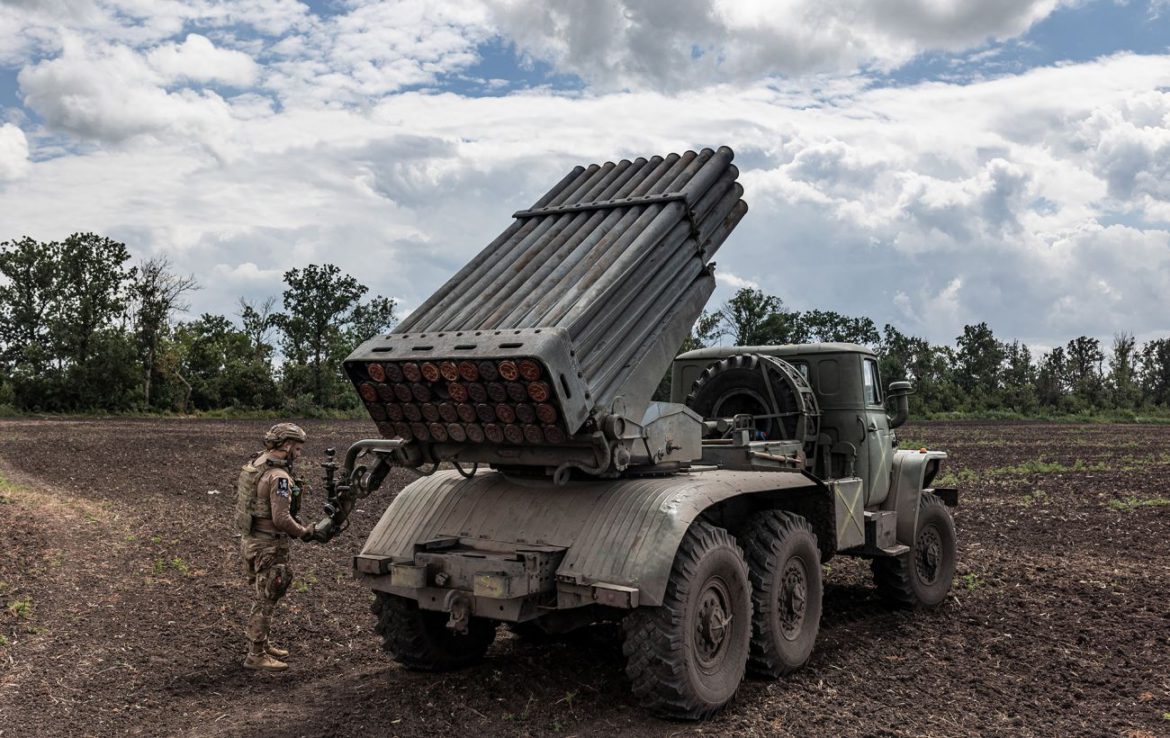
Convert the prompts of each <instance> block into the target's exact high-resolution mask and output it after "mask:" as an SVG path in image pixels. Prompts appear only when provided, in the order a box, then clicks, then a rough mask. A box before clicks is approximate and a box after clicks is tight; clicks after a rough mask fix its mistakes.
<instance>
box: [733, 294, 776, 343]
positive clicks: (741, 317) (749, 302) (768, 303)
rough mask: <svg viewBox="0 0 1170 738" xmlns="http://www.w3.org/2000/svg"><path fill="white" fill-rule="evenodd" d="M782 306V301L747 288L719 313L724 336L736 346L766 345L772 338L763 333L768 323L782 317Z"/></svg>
mask: <svg viewBox="0 0 1170 738" xmlns="http://www.w3.org/2000/svg"><path fill="white" fill-rule="evenodd" d="M782 306H783V303H782V302H781V300H780V298H779V297H776V296H775V295H765V294H764V293H763V292H762V291H760V290H757V289H753V288H751V287H744V288H742V289H741V290H739V291H738V292H736V293H735V295H734V296H733V297H732V298H731V299H730V300H728V301H727V302H725V303H723V307H721V308H720V309H719V317H720V319H721V327H722V329H723V331H724V335H728V336H731V340H732V342H733V343H734V344H735V345H736V346H760V345H763V344H767V343H768V342H769V340H768V339H769V335H768V334H767V333H766V332H765V330H764V328H765V326H766V324H767V320H768V318H769V317H771V316H772V315H774V314H776V313H779V312H780V311H781V308H782Z"/></svg>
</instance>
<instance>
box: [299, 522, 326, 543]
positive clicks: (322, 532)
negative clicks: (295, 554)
mask: <svg viewBox="0 0 1170 738" xmlns="http://www.w3.org/2000/svg"><path fill="white" fill-rule="evenodd" d="M331 538H333V519H332V518H328V517H325V518H321V520H319V521H318V522H317V524H316V525H314V526H313V527H312V528H309V530H308V532H306V533H305V535H303V536H301V540H302V541H305V542H306V543H307V542H309V541H317V542H319V543H328V542H329V540H330V539H331Z"/></svg>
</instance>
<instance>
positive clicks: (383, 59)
mask: <svg viewBox="0 0 1170 738" xmlns="http://www.w3.org/2000/svg"><path fill="white" fill-rule="evenodd" d="M39 7H41V6H40V5H38V4H25V3H22V4H20V5H17V4H14V3H12V2H5V1H4V0H0V239H5V238H14V237H18V236H20V235H24V234H28V235H32V236H34V237H37V238H43V239H50V238H61V237H63V236H65V235H67V234H68V233H69V232H72V231H77V230H94V231H98V232H102V233H105V234H106V235H110V236H112V237H115V238H119V239H122V240H124V241H125V242H126V243H127V245H128V246H129V247H130V249H131V251H132V253H134V254H135V255H136V257H138V258H145V257H149V256H157V255H160V254H161V255H166V256H167V257H168V258H170V259H171V261H172V262H173V263H174V264H175V265H176V266H177V267H178V268H180V269H182V270H185V271H189V272H191V273H192V274H194V276H195V277H196V279H197V280H199V281H200V283H201V284H202V285H203V287H204V288H203V289H202V290H200V291H199V292H198V293H196V296H195V298H194V299H193V300H192V303H193V305H192V309H193V311H194V312H202V311H211V312H220V313H225V314H229V315H230V314H232V313H233V311H234V309H235V305H236V303H237V301H238V299H239V298H240V297H246V298H249V299H257V298H262V297H264V296H267V295H275V294H279V292H280V289H281V274H282V272H283V270H284V269H287V268H288V267H290V266H302V265H304V264H308V263H321V262H323V261H331V262H334V263H337V264H338V265H339V266H341V267H342V268H343V269H345V270H347V271H349V272H351V273H354V274H358V275H359V276H361V277H362V279H363V280H364V281H366V282H367V283H368V284H369V286H370V288H371V291H372V292H375V293H380V294H385V295H388V296H392V297H395V298H396V299H397V300H399V303H400V305H401V307H402V309H403V310H404V311H406V310H409V309H410V308H411V307H413V306H414V305H417V304H418V303H419V302H421V301H422V300H423V299H425V297H426V296H427V295H428V294H429V293H430V292H431V291H432V290H433V289H435V288H436V287H437V286H438V285H439V284H441V283H442V281H444V280H445V278H446V277H447V276H448V275H449V274H450V272H451V271H452V270H453V269H455V268H457V267H458V266H459V265H460V264H461V263H463V262H464V261H465V260H466V259H467V258H469V257H470V256H471V255H473V254H474V253H475V252H476V251H478V249H479V248H481V247H482V246H483V245H484V244H485V243H487V242H488V241H490V240H491V238H492V237H493V236H494V235H495V234H496V233H497V232H498V231H500V230H501V229H502V228H503V227H504V226H505V225H506V223H507V220H508V216H509V214H510V213H511V212H512V211H514V210H516V209H520V208H523V207H525V206H526V205H528V204H530V203H531V202H532V201H533V200H535V199H536V198H537V197H538V196H539V195H540V194H541V193H542V192H543V190H544V189H545V188H546V187H547V186H548V185H549V184H550V183H551V182H554V181H556V180H557V179H559V177H560V175H561V174H562V173H563V171H564V170H566V169H567V168H569V167H571V166H572V165H574V164H578V163H588V162H592V161H601V160H605V159H614V158H620V157H623V156H637V155H650V154H655V153H666V152H667V151H671V150H674V151H677V150H681V149H684V148H695V147H701V146H707V145H711V146H715V145H720V144H728V145H731V146H732V147H733V148H734V149H735V150H736V152H737V161H738V163H739V166H740V169H741V181H742V182H743V183H744V185H745V188H746V190H747V192H746V195H745V199H747V201H748V202H749V204H750V206H751V212H750V213H749V216H748V217H747V219H745V221H744V223H743V224H742V225H741V227H740V229H739V231H737V233H736V235H735V236H734V237H733V238H732V240H731V241H730V242H729V243H728V244H727V246H726V247H725V248H724V249H723V251H721V253H720V259H719V269H718V271H717V274H718V275H719V279H720V288H719V291H718V292H717V293H716V296H715V298H714V301H715V303H718V302H719V301H721V300H723V299H726V297H728V296H730V294H732V293H733V292H734V290H735V289H738V288H740V287H743V286H752V287H758V288H760V289H763V290H765V291H767V292H770V293H773V294H777V295H779V296H780V297H782V298H783V299H784V301H785V303H786V304H787V305H789V306H790V307H793V308H796V309H809V308H820V309H833V310H838V311H841V312H845V313H849V314H855V315H859V314H864V315H869V316H871V317H873V318H874V319H875V320H876V321H878V323H879V324H881V323H884V322H889V323H892V324H895V325H897V326H898V327H900V328H901V329H903V330H905V331H907V332H911V333H915V334H918V335H923V336H925V337H927V338H929V339H931V340H933V341H950V340H952V339H953V338H954V336H955V335H957V334H958V333H959V332H961V330H962V326H963V325H964V324H967V323H973V322H980V321H987V322H988V323H990V324H991V325H992V327H993V328H994V329H995V330H996V332H997V333H998V334H999V335H1001V336H1002V337H1004V338H1019V339H1022V340H1024V341H1026V342H1028V343H1029V344H1031V345H1033V346H1034V347H1036V348H1037V349H1038V350H1043V349H1044V348H1046V347H1048V346H1052V345H1055V344H1057V343H1063V342H1064V341H1066V340H1068V338H1071V337H1073V336H1074V335H1079V334H1082V333H1084V334H1088V335H1095V336H1098V337H1101V338H1103V339H1105V340H1108V339H1109V338H1111V336H1112V335H1113V334H1114V333H1116V332H1119V331H1130V332H1134V333H1136V334H1137V335H1138V337H1139V339H1142V340H1144V339H1148V338H1151V337H1155V336H1161V335H1166V334H1167V333H1168V332H1170V325H1168V324H1167V319H1166V318H1165V317H1164V316H1167V315H1170V225H1168V224H1170V186H1168V185H1166V184H1165V183H1166V182H1167V181H1170V56H1168V54H1170V51H1168V49H1167V46H1168V45H1170V2H1166V1H1165V0H1157V1H1156V2H1148V1H1147V0H1140V1H1137V0H1135V1H1134V2H1115V1H1114V0H988V1H987V2H984V3H979V4H971V3H965V2H957V1H956V0H864V1H863V0H794V2H791V3H787V4H786V5H785V6H784V10H783V11H777V10H776V9H775V6H774V5H772V4H770V3H767V2H764V1H763V0H759V1H754V0H738V1H737V2H734V3H732V2H727V0H680V1H679V2H678V3H674V4H669V5H668V4H662V3H657V2H649V1H643V0H610V1H609V2H598V3H591V4H589V5H588V6H587V7H588V8H589V9H590V12H589V13H588V14H586V13H581V12H579V11H580V8H581V7H582V6H581V5H580V4H579V3H576V2H573V0H546V1H545V2H527V1H525V0H450V2H444V3H434V2H423V1H421V0H393V1H392V2H374V1H372V0H345V2H311V3H307V4H305V3H298V2H295V0H250V1H249V2H246V3H244V2H240V3H235V2H230V1H228V2H223V3H220V2H210V1H209V0H191V2H189V3H183V4H168V5H128V6H124V7H123V6H119V5H118V4H117V3H116V2H115V0H61V1H60V2H59V3H57V4H56V5H54V6H53V8H52V10H51V11H49V10H45V11H42V10H39V9H38V8H39ZM842 265H845V266H846V267H847V268H844V269H842V268H841V267H842ZM826 270H836V273H837V274H838V277H837V279H835V280H834V282H833V284H831V285H825V284H823V274H824V273H825V272H826Z"/></svg>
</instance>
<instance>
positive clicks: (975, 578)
mask: <svg viewBox="0 0 1170 738" xmlns="http://www.w3.org/2000/svg"><path fill="white" fill-rule="evenodd" d="M959 584H960V585H961V586H962V587H963V589H965V590H967V591H968V592H974V591H975V590H977V589H979V588H980V587H982V586H983V584H984V582H983V580H982V579H980V578H979V575H978V574H975V573H971V574H964V575H963V576H961V577H959Z"/></svg>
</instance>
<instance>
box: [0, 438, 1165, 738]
mask: <svg viewBox="0 0 1170 738" xmlns="http://www.w3.org/2000/svg"><path fill="white" fill-rule="evenodd" d="M267 426H268V423H267V422H251V421H247V422H245V421H194V420H143V421H138V420H15V421H0V475H2V477H3V481H0V539H2V541H3V545H2V546H0V605H2V606H3V609H0V637H2V639H3V640H0V738H11V737H15V736H62V735H98V736H107V735H151V736H155V735H198V736H235V735H239V736H249V737H254V736H260V735H263V736H270V735H271V736H301V735H304V736H310V735H312V736H318V735H363V736H364V735H371V736H373V735H403V736H418V735H463V736H466V735H474V736H495V735H566V736H567V735H609V736H613V735H630V734H638V735H652V736H667V735H699V734H708V735H709V734H718V735H728V734H732V735H761V736H763V735H768V736H773V735H775V736H805V735H838V736H927V735H929V736H948V737H951V736H966V735H971V736H975V735H981V736H986V735H998V736H1117V737H1119V738H1151V737H1153V736H1170V546H1168V542H1170V427H1167V426H1162V427H1143V426H1073V425H1040V424H1002V423H963V424H960V423H949V424H947V423H937V424H918V425H910V426H908V427H907V428H905V429H904V431H903V432H901V435H902V436H903V437H904V438H905V439H907V442H905V443H903V445H904V446H906V445H910V446H917V445H920V444H929V445H930V446H932V447H937V448H943V449H946V450H949V451H951V452H952V456H951V459H950V460H949V461H948V466H947V468H948V469H949V470H950V471H949V473H950V474H951V475H953V477H954V479H956V480H957V484H958V486H959V487H960V488H961V490H962V497H961V507H960V511H959V514H958V516H957V523H958V528H959V534H960V564H959V570H958V574H957V577H956V581H955V588H954V591H953V595H952V596H951V597H950V599H949V600H948V602H947V603H946V604H945V605H944V606H943V607H942V608H941V609H940V610H938V611H935V612H930V613H905V612H895V611H891V610H888V609H885V608H884V607H883V606H882V605H880V604H879V602H878V599H877V597H876V595H875V592H874V590H873V588H872V586H871V584H870V578H869V571H868V568H867V567H866V565H865V564H864V562H859V561H852V560H846V559H835V560H833V561H832V562H831V563H830V564H829V565H828V569H829V571H828V575H827V580H826V592H825V606H824V610H825V619H824V622H823V624H822V631H821V635H820V638H819V641H818V645H817V650H816V652H815V653H814V655H813V658H812V661H811V663H810V664H809V666H808V667H807V668H806V669H804V670H803V671H801V672H800V673H798V674H796V675H794V676H792V677H790V678H788V679H785V680H783V681H779V682H765V681H748V682H745V684H744V686H743V687H742V688H741V690H740V692H739V694H738V696H737V697H736V699H735V701H734V702H733V703H732V704H731V705H730V706H729V707H728V708H727V709H726V710H725V711H724V712H723V713H721V714H720V715H719V716H718V717H717V718H715V719H714V720H711V721H709V722H707V723H702V724H677V723H667V722H662V721H659V720H656V719H654V718H651V717H648V716H646V715H645V714H643V713H642V712H641V711H640V710H639V709H638V707H637V705H636V704H635V703H634V701H633V700H632V698H631V697H630V695H629V694H628V689H627V685H626V682H625V677H624V673H623V663H622V658H621V649H620V641H619V640H618V632H617V630H616V629H614V628H597V629H594V630H590V631H588V632H586V633H584V634H581V635H580V636H579V637H575V638H572V639H570V640H566V641H562V642H555V643H548V644H531V643H528V642H526V641H522V640H519V639H517V638H515V637H513V636H511V635H510V634H507V633H506V631H504V630H502V629H501V631H500V637H499V639H498V640H497V642H496V644H495V645H494V646H493V647H492V650H491V652H490V654H489V658H488V660H487V661H486V663H484V664H482V665H480V666H478V667H475V668H472V669H469V670H467V671H463V672H458V673H454V674H444V675H428V674H415V673H411V672H407V671H404V670H402V669H400V668H399V667H397V666H396V665H394V664H393V663H392V662H391V661H390V660H389V658H388V657H386V656H385V655H384V654H383V653H382V652H381V651H380V648H379V643H378V640H377V638H376V636H375V635H374V634H373V631H372V622H373V621H372V616H371V615H370V613H369V609H368V608H369V602H370V599H371V598H370V596H369V594H368V593H367V592H365V591H363V590H361V589H360V588H358V587H357V586H356V584H355V583H354V582H353V581H352V580H351V579H350V576H349V559H350V556H352V554H353V553H354V552H355V551H356V550H357V548H358V547H360V545H361V542H362V541H363V540H364V537H365V535H366V534H367V532H368V531H369V529H370V528H371V527H372V526H373V524H374V523H375V522H376V520H377V518H378V516H379V515H380V514H381V511H382V509H383V508H384V507H385V504H386V503H387V502H388V501H389V499H390V495H391V494H392V493H393V492H394V491H397V490H398V489H400V488H401V487H402V486H403V485H404V484H406V483H408V482H409V481H410V479H411V478H412V477H411V475H409V474H407V473H405V472H400V471H398V472H395V475H394V476H392V478H391V480H390V483H389V485H388V489H387V490H386V491H385V492H383V493H380V494H379V495H378V496H375V497H371V498H369V499H368V500H366V501H365V503H364V507H363V508H362V509H360V510H359V512H358V513H357V514H355V516H354V518H353V520H354V522H353V526H352V527H351V529H350V530H349V531H348V532H347V533H346V534H345V535H344V536H342V537H341V538H340V539H339V540H338V541H336V542H335V543H333V544H331V545H330V546H328V547H321V546H317V545H301V544H299V543H294V550H293V567H294V570H295V571H296V573H297V583H296V584H294V586H293V589H292V590H290V592H289V595H288V596H287V597H286V599H285V600H284V601H283V602H282V604H281V606H280V608H279V609H278V614H277V617H276V620H275V623H274V636H275V638H276V639H277V640H278V641H279V643H280V644H281V645H285V646H287V647H288V648H289V649H290V650H291V651H292V656H291V657H290V659H289V660H290V663H291V664H292V669H291V670H290V671H289V672H287V673H285V674H281V675H267V674H261V675H257V674H254V673H251V672H248V671H245V670H244V669H243V668H242V667H241V666H240V661H241V657H242V655H243V651H244V637H243V625H242V624H243V620H244V618H245V615H246V613H247V608H248V592H247V590H246V588H245V583H244V581H243V578H242V576H241V575H240V573H239V568H238V567H239V564H238V560H237V543H236V539H235V538H234V537H233V535H232V534H231V531H230V523H229V518H230V510H231V506H232V503H233V496H234V480H235V476H236V473H237V471H238V468H239V466H240V464H241V463H242V462H243V460H244V459H245V458H246V457H247V456H248V454H249V453H250V452H252V451H254V450H256V449H257V448H258V439H259V438H260V436H261V435H262V433H263V431H264V429H265V428H266V427H267ZM305 426H306V429H307V430H308V432H309V434H310V442H309V444H308V447H307V449H306V451H307V460H309V461H312V462H316V461H317V460H319V459H320V458H321V454H322V452H323V450H324V448H325V446H326V445H327V444H332V445H336V446H338V447H339V448H343V447H344V446H345V445H346V444H347V443H348V442H350V441H352V440H354V439H356V438H358V437H361V436H364V435H368V434H369V433H371V432H372V430H373V429H372V427H371V426H370V425H369V424H367V423H363V422H358V421H354V422H344V423H340V422H306V423H305ZM305 469H306V470H307V471H308V470H309V469H310V467H308V466H307V465H306V466H305ZM309 476H310V479H311V480H312V481H314V482H317V484H316V487H317V492H315V493H313V495H312V496H311V497H310V499H309V501H308V503H307V505H308V507H309V508H310V509H311V510H314V511H315V510H317V509H319V505H320V503H321V496H320V491H319V490H320V483H319V481H317V480H318V479H319V475H318V474H317V472H316V470H315V469H312V470H311V472H310V475H309Z"/></svg>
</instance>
